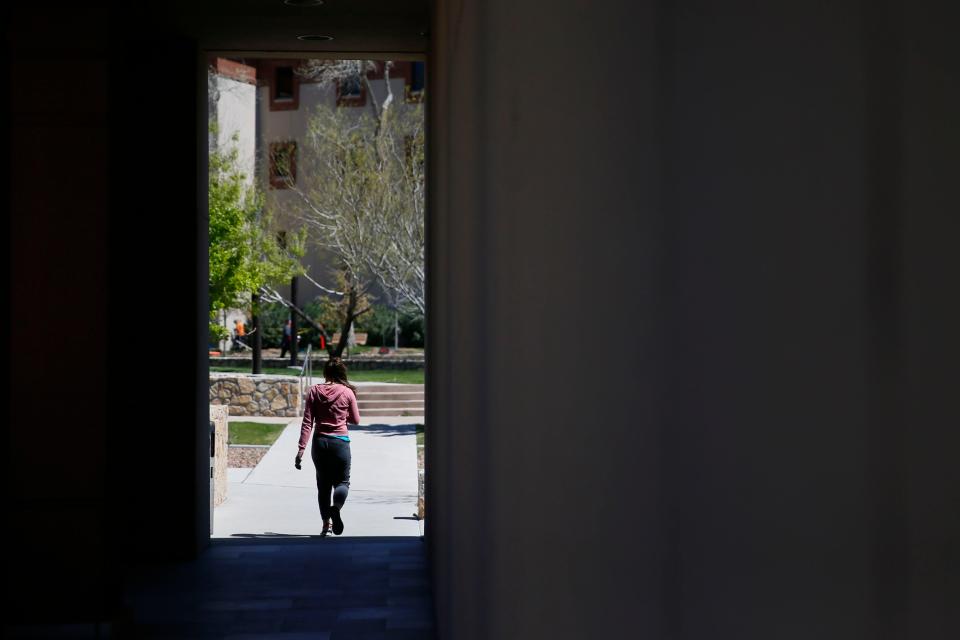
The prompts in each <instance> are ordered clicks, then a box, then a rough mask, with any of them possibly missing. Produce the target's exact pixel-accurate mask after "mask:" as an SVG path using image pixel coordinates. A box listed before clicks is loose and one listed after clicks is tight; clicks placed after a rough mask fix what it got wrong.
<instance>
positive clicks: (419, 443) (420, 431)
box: [417, 424, 423, 447]
mask: <svg viewBox="0 0 960 640" xmlns="http://www.w3.org/2000/svg"><path fill="white" fill-rule="evenodd" d="M417 446H420V447H422V446H423V425H422V424H418V425H417Z"/></svg>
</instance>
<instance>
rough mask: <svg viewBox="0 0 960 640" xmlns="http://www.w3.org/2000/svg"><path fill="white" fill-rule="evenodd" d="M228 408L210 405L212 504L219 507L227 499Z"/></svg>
mask: <svg viewBox="0 0 960 640" xmlns="http://www.w3.org/2000/svg"><path fill="white" fill-rule="evenodd" d="M227 415H228V408H227V407H226V406H225V405H210V421H211V422H212V423H213V426H214V436H213V440H214V448H213V477H212V478H211V480H210V481H211V482H212V483H213V506H215V507H219V506H220V505H221V504H223V501H224V500H226V499H227V462H228V460H227V458H228V455H229V448H228V442H229V431H228V429H229V426H228V424H227Z"/></svg>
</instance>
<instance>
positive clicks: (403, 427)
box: [349, 421, 423, 436]
mask: <svg viewBox="0 0 960 640" xmlns="http://www.w3.org/2000/svg"><path fill="white" fill-rule="evenodd" d="M418 424H423V423H422V421H421V422H411V423H410V424H362V425H350V427H349V429H350V431H358V432H363V433H372V434H375V435H378V436H408V435H410V434H411V433H416V431H417V425H418Z"/></svg>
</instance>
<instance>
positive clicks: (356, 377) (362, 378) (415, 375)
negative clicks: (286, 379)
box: [210, 367, 424, 384]
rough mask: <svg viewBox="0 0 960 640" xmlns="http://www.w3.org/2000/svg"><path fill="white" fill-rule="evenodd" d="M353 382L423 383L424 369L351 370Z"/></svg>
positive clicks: (276, 371) (273, 371) (283, 372)
mask: <svg viewBox="0 0 960 640" xmlns="http://www.w3.org/2000/svg"><path fill="white" fill-rule="evenodd" d="M210 371H211V372H212V373H250V367H210ZM263 373H267V374H270V375H274V376H297V375H299V374H300V370H299V369H286V368H274V367H264V368H263ZM349 376H350V380H351V381H352V382H400V383H403V384H423V379H424V373H423V369H373V370H369V371H362V370H361V371H351V372H350V373H349ZM322 377H323V368H322V367H321V368H320V369H319V370H317V369H314V370H313V378H314V380H316V379H318V378H322Z"/></svg>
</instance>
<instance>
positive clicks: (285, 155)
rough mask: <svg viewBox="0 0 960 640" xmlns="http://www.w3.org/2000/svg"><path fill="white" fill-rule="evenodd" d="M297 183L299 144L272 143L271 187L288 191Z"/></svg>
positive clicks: (291, 141) (289, 142) (287, 142)
mask: <svg viewBox="0 0 960 640" xmlns="http://www.w3.org/2000/svg"><path fill="white" fill-rule="evenodd" d="M296 182H297V143H296V142H294V141H293V140H289V141H286V142H271V143H270V186H271V187H273V188H274V189H287V188H289V187H291V186H293V185H294V184H296Z"/></svg>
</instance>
